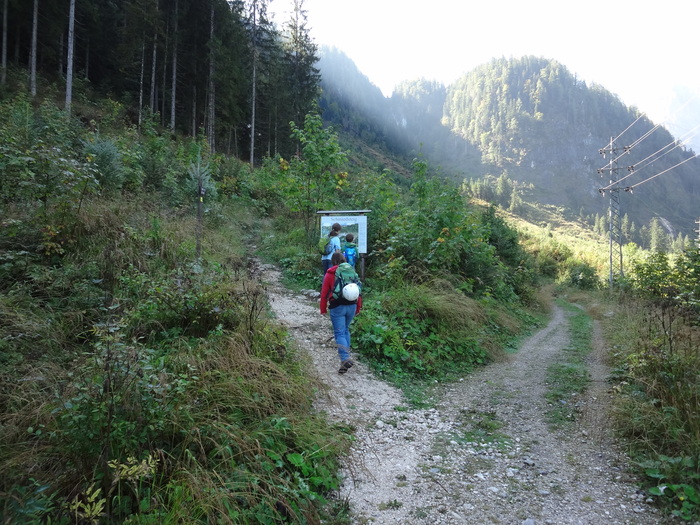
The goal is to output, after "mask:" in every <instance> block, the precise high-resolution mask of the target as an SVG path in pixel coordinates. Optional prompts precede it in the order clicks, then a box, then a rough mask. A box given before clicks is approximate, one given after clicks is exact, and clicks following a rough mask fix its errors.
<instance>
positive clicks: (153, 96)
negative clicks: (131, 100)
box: [149, 33, 158, 112]
mask: <svg viewBox="0 0 700 525" xmlns="http://www.w3.org/2000/svg"><path fill="white" fill-rule="evenodd" d="M157 58H158V34H157V33H155V34H154V35H153V58H152V60H151V97H150V99H149V106H150V107H151V111H152V112H155V110H156V59H157Z"/></svg>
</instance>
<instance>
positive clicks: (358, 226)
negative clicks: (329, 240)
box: [321, 215, 367, 253]
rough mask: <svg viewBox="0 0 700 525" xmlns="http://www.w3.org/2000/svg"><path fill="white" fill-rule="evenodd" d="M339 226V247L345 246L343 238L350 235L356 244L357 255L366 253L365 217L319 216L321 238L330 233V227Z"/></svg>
mask: <svg viewBox="0 0 700 525" xmlns="http://www.w3.org/2000/svg"><path fill="white" fill-rule="evenodd" d="M336 222H337V223H338V224H340V226H341V227H342V230H341V231H340V244H341V247H342V246H343V245H344V244H345V236H346V235H347V234H348V233H352V234H353V235H354V236H355V240H354V241H353V242H354V243H355V244H357V251H358V252H359V253H367V216H366V215H322V216H321V236H327V235H328V234H329V233H330V231H331V226H333V224H335V223H336Z"/></svg>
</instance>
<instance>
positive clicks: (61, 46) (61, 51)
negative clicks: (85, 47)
mask: <svg viewBox="0 0 700 525" xmlns="http://www.w3.org/2000/svg"><path fill="white" fill-rule="evenodd" d="M65 37H66V36H65V35H64V34H63V31H61V37H60V38H59V39H58V52H59V55H58V78H63V57H64V56H65V54H64V48H65V47H66V46H65V44H64V39H65Z"/></svg>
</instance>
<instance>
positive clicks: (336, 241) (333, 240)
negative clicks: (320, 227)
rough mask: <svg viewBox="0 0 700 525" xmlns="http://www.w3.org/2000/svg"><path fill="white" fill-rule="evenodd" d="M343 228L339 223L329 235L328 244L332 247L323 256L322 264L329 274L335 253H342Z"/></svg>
mask: <svg viewBox="0 0 700 525" xmlns="http://www.w3.org/2000/svg"><path fill="white" fill-rule="evenodd" d="M341 229H342V227H341V226H340V224H339V223H337V222H336V223H334V224H333V226H331V231H330V232H329V233H328V243H327V244H329V245H330V246H329V247H327V248H326V250H325V252H324V254H323V255H322V256H321V264H322V265H323V272H324V273H325V272H327V271H328V268H330V267H331V266H332V263H331V257H332V256H333V254H334V253H340V230H341Z"/></svg>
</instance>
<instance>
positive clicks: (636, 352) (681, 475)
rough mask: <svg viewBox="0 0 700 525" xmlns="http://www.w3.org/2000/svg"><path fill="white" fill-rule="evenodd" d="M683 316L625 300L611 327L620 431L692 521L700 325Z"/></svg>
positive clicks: (699, 458) (699, 439) (698, 469)
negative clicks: (618, 393) (618, 394)
mask: <svg viewBox="0 0 700 525" xmlns="http://www.w3.org/2000/svg"><path fill="white" fill-rule="evenodd" d="M669 308H671V309H672V311H669ZM681 314H682V310H681V309H679V308H678V307H677V306H671V305H669V304H665V305H660V304H656V305H653V304H651V303H650V302H649V301H648V300H642V299H639V298H630V297H627V298H626V299H625V301H624V307H623V308H621V309H620V310H619V312H618V313H617V315H616V316H615V318H614V319H611V320H610V322H608V323H607V338H608V340H610V341H611V342H612V344H613V353H612V357H613V364H614V366H615V379H616V388H617V389H618V390H619V392H620V394H621V395H620V396H619V398H618V403H617V405H616V416H617V418H616V420H617V422H618V428H619V430H620V432H621V433H622V435H623V436H625V437H626V438H627V440H628V442H629V443H630V445H631V447H632V449H633V451H634V453H635V454H636V456H637V458H638V461H639V465H640V468H641V470H642V471H643V472H644V473H645V474H646V475H647V476H648V480H649V484H650V485H651V486H652V487H653V488H652V489H651V492H652V493H654V494H657V496H658V497H659V498H658V499H659V501H660V502H662V503H668V504H669V505H670V507H671V509H672V512H673V513H675V514H676V515H678V516H682V517H684V518H686V519H691V518H697V517H698V516H700V496H699V495H700V373H699V372H698V371H699V370H700V352H698V342H699V341H700V327H698V325H697V321H696V319H695V318H694V317H693V316H691V317H688V316H687V315H681ZM659 487H662V488H663V487H666V488H665V489H664V490H661V489H660V488H659Z"/></svg>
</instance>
